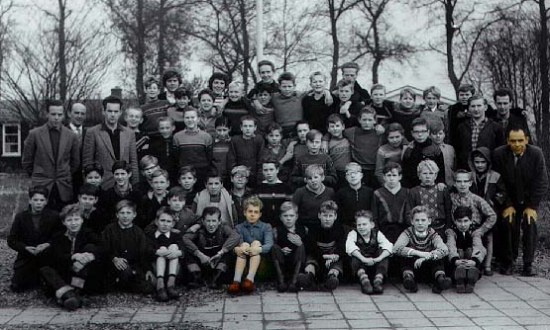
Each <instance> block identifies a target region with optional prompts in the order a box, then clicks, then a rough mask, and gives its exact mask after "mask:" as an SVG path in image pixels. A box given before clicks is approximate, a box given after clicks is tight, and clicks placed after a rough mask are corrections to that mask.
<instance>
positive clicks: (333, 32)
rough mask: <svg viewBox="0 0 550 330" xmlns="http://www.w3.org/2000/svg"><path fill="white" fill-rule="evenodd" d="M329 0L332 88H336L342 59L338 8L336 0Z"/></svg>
mask: <svg viewBox="0 0 550 330" xmlns="http://www.w3.org/2000/svg"><path fill="white" fill-rule="evenodd" d="M327 1H328V11H329V12H328V14H329V17H330V36H331V37H332V68H331V70H330V89H331V90H333V89H334V88H336V83H337V82H338V61H340V41H339V40H338V27H337V26H336V23H337V22H338V18H337V17H336V9H335V7H334V0H327Z"/></svg>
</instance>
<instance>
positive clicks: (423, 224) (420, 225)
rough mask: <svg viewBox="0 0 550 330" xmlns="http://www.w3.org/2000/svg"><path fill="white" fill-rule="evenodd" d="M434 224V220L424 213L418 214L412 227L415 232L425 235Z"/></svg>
mask: <svg viewBox="0 0 550 330" xmlns="http://www.w3.org/2000/svg"><path fill="white" fill-rule="evenodd" d="M431 223H432V220H431V219H430V218H429V217H428V215H427V214H426V213H424V212H420V213H416V214H415V215H414V216H413V219H412V225H413V227H414V230H416V231H417V232H419V233H423V232H425V231H426V230H428V227H429V226H430V224H431Z"/></svg>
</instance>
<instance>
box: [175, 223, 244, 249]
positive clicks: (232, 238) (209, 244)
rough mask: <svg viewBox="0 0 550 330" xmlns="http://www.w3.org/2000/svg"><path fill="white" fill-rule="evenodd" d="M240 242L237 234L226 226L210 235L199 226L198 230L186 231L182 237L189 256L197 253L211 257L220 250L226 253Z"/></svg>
mask: <svg viewBox="0 0 550 330" xmlns="http://www.w3.org/2000/svg"><path fill="white" fill-rule="evenodd" d="M240 240H241V236H240V235H239V233H237V231H236V230H235V229H233V228H231V227H229V226H228V225H221V226H220V227H218V229H217V230H216V231H215V232H213V233H212V234H210V233H209V232H208V231H207V230H206V229H204V227H202V226H201V228H199V229H198V230H196V231H187V232H186V233H185V234H184V235H183V244H184V246H185V249H186V251H188V252H189V253H190V254H191V255H195V253H196V252H197V251H201V252H202V253H204V254H206V255H207V256H213V255H215V254H216V253H218V251H220V250H221V251H223V252H224V253H227V252H230V251H233V249H234V248H235V247H236V246H237V245H239V242H240Z"/></svg>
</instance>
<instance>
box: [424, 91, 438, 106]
mask: <svg viewBox="0 0 550 330" xmlns="http://www.w3.org/2000/svg"><path fill="white" fill-rule="evenodd" d="M424 101H425V102H426V105H427V106H428V107H430V108H433V107H435V106H436V105H437V102H439V98H437V96H435V95H434V94H433V93H428V94H427V95H426V97H425V98H424Z"/></svg>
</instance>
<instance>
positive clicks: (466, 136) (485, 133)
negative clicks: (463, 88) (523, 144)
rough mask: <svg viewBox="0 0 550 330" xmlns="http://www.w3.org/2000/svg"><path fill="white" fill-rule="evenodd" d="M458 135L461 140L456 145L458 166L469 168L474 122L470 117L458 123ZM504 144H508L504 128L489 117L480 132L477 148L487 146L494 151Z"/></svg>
mask: <svg viewBox="0 0 550 330" xmlns="http://www.w3.org/2000/svg"><path fill="white" fill-rule="evenodd" d="M457 136H458V138H459V140H458V141H460V142H459V143H457V144H456V146H455V150H456V161H457V168H459V169H465V170H469V166H468V158H469V157H470V152H472V122H471V120H470V119H467V120H465V121H464V122H462V123H461V124H460V125H458V129H457ZM504 144H506V138H505V136H504V128H503V127H502V125H500V124H497V123H496V122H494V121H493V120H492V119H490V118H487V122H486V123H485V125H484V126H483V128H482V129H481V131H480V132H479V137H478V140H477V146H476V148H479V147H486V148H489V150H491V151H493V150H495V148H497V147H500V146H502V145H504Z"/></svg>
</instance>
